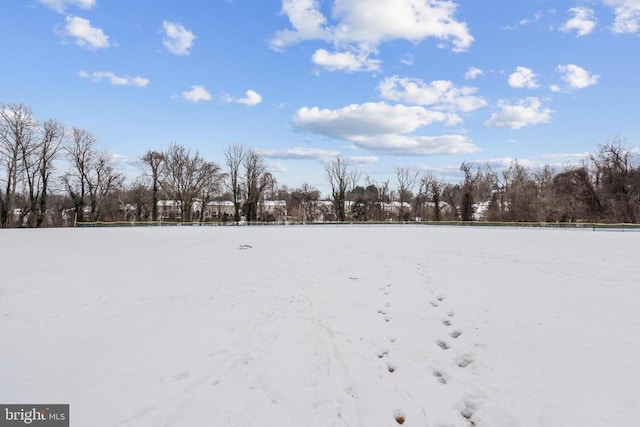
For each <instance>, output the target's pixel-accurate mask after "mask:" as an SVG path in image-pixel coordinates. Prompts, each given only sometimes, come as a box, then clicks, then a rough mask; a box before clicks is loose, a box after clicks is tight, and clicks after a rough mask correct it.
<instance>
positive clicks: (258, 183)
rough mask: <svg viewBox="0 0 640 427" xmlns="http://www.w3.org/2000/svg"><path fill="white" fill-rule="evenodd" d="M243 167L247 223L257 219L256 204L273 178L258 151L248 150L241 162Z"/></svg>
mask: <svg viewBox="0 0 640 427" xmlns="http://www.w3.org/2000/svg"><path fill="white" fill-rule="evenodd" d="M242 164H243V166H244V189H245V196H246V197H245V203H244V211H245V216H246V218H247V221H256V220H257V219H258V202H259V201H260V197H261V196H262V192H263V191H264V189H265V188H267V186H268V185H270V183H271V182H272V181H273V179H274V178H273V176H272V175H271V174H270V173H269V171H268V168H267V163H266V162H265V161H264V158H263V157H262V155H261V154H260V153H258V151H256V150H255V149H253V148H250V149H249V150H248V151H246V152H245V155H244V159H243V162H242Z"/></svg>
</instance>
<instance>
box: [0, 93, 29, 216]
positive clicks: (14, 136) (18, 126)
mask: <svg viewBox="0 0 640 427" xmlns="http://www.w3.org/2000/svg"><path fill="white" fill-rule="evenodd" d="M32 116H33V113H32V111H31V107H29V106H27V105H24V104H0V163H4V164H5V169H6V175H5V178H4V181H5V186H4V188H5V191H4V194H3V195H2V194H0V195H2V196H3V197H1V198H0V227H11V226H13V223H14V220H13V210H14V208H16V189H17V186H18V181H19V180H20V178H21V177H22V173H23V171H24V152H25V151H27V152H28V151H30V150H31V149H32V148H31V147H32V144H33V141H34V133H35V122H34V120H33V117H32Z"/></svg>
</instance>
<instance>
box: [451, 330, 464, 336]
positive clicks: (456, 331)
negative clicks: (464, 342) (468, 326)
mask: <svg viewBox="0 0 640 427" xmlns="http://www.w3.org/2000/svg"><path fill="white" fill-rule="evenodd" d="M460 335H462V331H459V330H458V329H456V330H455V331H453V332H451V333H450V334H449V336H450V337H451V338H458V337H459V336H460Z"/></svg>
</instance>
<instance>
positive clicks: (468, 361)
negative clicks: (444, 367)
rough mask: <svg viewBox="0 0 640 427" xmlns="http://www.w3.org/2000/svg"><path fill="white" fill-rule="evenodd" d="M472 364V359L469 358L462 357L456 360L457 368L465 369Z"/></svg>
mask: <svg viewBox="0 0 640 427" xmlns="http://www.w3.org/2000/svg"><path fill="white" fill-rule="evenodd" d="M472 362H473V359H472V358H471V357H469V356H462V357H460V358H459V359H458V367H460V368H466V367H467V366H469V365H471V363H472Z"/></svg>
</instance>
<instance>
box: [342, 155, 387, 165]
mask: <svg viewBox="0 0 640 427" xmlns="http://www.w3.org/2000/svg"><path fill="white" fill-rule="evenodd" d="M379 160H380V159H379V158H378V157H376V156H348V157H347V162H348V163H349V164H350V165H370V164H373V163H377V162H378V161H379Z"/></svg>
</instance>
